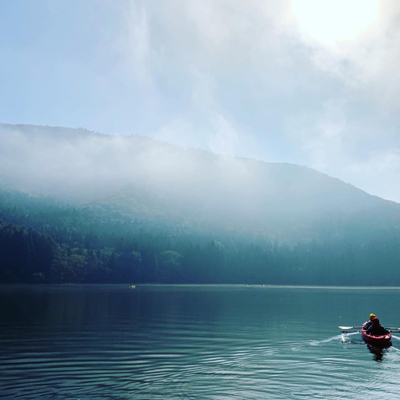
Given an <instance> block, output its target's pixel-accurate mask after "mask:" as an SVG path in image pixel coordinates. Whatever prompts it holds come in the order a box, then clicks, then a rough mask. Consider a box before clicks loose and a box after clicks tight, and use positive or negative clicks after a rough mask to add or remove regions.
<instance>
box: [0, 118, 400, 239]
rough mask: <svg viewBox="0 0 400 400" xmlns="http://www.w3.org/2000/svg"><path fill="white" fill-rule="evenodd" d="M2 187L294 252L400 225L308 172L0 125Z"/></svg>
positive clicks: (75, 132) (374, 201)
mask: <svg viewBox="0 0 400 400" xmlns="http://www.w3.org/2000/svg"><path fill="white" fill-rule="evenodd" d="M0 137H1V139H0V142H1V143H0V184H3V185H4V186H6V187H11V188H13V189H16V190H22V191H26V192H29V193H37V194H40V195H50V196H55V197H59V198H62V199H64V200H66V201H70V202H71V203H73V204H80V205H91V206H95V205H96V204H103V205H107V204H108V205H112V206H115V207H118V208H121V209H124V210H125V211H126V212H128V213H130V214H131V215H134V216H141V217H145V218H149V219H154V218H155V219H158V218H166V217H167V218H171V219H175V220H176V219H180V220H181V221H185V222H186V223H189V224H198V223H201V224H204V225H207V226H210V227H214V228H216V227H217V228H226V229H236V230H245V231H249V230H250V231H261V232H263V233H265V234H268V235H270V236H271V237H275V238H278V239H279V240H283V241H288V242H290V243H295V242H296V241H298V240H304V239H309V238H328V239H329V238H331V237H341V236H343V237H346V236H348V235H350V236H354V235H356V236H357V235H365V234H368V233H367V232H368V231H370V230H376V229H386V228H388V227H393V226H398V225H399V224H400V206H399V205H398V204H396V203H393V202H389V201H386V200H383V199H380V198H378V197H376V196H371V195H369V194H367V193H365V192H364V191H362V190H360V189H358V188H356V187H354V186H352V185H350V184H346V183H344V182H342V181H340V180H339V179H335V178H332V177H329V176H327V175H325V174H322V173H320V172H317V171H315V170H313V169H310V168H307V167H302V166H298V165H292V164H278V163H266V162H262V161H257V160H251V159H244V158H235V157H228V156H223V155H217V154H213V153H210V152H207V151H203V150H197V149H190V148H182V147H179V146H175V145H170V144H167V143H163V142H160V141H157V140H154V139H151V138H148V137H140V136H110V135H103V134H98V133H93V132H89V131H86V130H83V129H69V128H53V127H38V126H31V125H7V124H1V125H0Z"/></svg>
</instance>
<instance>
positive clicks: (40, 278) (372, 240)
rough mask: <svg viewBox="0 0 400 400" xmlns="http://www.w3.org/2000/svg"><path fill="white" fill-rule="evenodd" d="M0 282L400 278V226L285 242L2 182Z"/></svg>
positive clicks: (355, 281)
mask: <svg viewBox="0 0 400 400" xmlns="http://www.w3.org/2000/svg"><path fill="white" fill-rule="evenodd" d="M331 223H332V224H335V221H331ZM0 282H1V283H105V282H107V283H129V284H135V283H247V284H290V285H296V284H299V285H300V284H301V285H384V286H385V285H386V286H387V285H400V232H399V230H398V229H396V228H390V229H389V228H388V229H381V228H377V229H375V230H370V231H369V232H368V235H363V236H357V235H356V236H355V235H354V234H353V235H352V236H347V237H338V238H336V239H333V238H332V237H331V236H329V240H324V239H323V238H321V239H320V240H316V239H308V240H303V241H299V242H297V243H296V244H287V243H285V242H279V241H278V240H276V238H273V237H269V236H268V235H263V234H261V233H254V232H253V233H250V232H246V231H243V230H239V229H236V230H235V229H220V230H216V229H214V228H211V227H208V226H207V225H205V226H203V225H200V224H188V223H184V222H182V221H179V220H176V219H173V218H169V217H165V218H157V219H151V218H144V217H138V216H134V215H131V214H129V213H128V212H127V211H126V210H124V209H121V208H116V207H113V206H112V205H104V204H91V205H86V206H84V207H82V206H72V205H69V204H64V203H62V202H61V201H59V200H54V199H51V198H40V197H34V196H30V195H27V194H23V193H19V192H16V191H9V190H2V191H0Z"/></svg>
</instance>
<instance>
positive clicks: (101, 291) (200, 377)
mask: <svg viewBox="0 0 400 400" xmlns="http://www.w3.org/2000/svg"><path fill="white" fill-rule="evenodd" d="M399 304H400V289H354V288H352V289H351V288H349V289H342V288H292V287H273V286H245V285H243V286H240V285H239V286H236V285H235V286H229V285H228V286H223V285H222V286H213V285H210V286H209V285H204V286H190V285H189V286H157V285H143V286H137V287H129V286H128V285H115V286H113V285H104V286H103V285H95V286H88V285H66V286H56V285H54V286H51V285H50V286H22V285H21V286H15V285H12V286H0V342H1V352H0V398H6V399H80V400H83V399H146V400H147V399H179V398H182V399H346V400H348V399H364V400H365V399H369V398H373V399H397V398H400V384H399V382H400V378H399V377H400V352H399V350H400V341H399V337H400V335H397V337H394V339H393V346H392V347H390V348H389V349H387V350H386V351H384V352H383V353H378V354H374V353H373V352H371V350H373V349H371V350H370V349H368V347H367V346H366V345H365V344H364V343H363V342H362V340H361V338H360V334H358V333H356V334H350V335H342V334H340V332H339V329H338V325H360V324H361V323H363V322H364V321H365V320H366V319H367V318H368V315H369V313H371V312H373V313H375V314H376V315H377V316H379V318H380V319H381V322H382V324H383V325H386V326H400V317H399Z"/></svg>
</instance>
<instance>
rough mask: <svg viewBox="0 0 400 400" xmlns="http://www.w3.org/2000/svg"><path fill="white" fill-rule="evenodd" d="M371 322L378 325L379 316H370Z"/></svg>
mask: <svg viewBox="0 0 400 400" xmlns="http://www.w3.org/2000/svg"><path fill="white" fill-rule="evenodd" d="M372 323H373V324H374V325H379V318H377V317H375V318H372Z"/></svg>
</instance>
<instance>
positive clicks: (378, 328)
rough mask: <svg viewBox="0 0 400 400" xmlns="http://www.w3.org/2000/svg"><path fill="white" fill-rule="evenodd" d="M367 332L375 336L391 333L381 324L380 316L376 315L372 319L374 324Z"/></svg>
mask: <svg viewBox="0 0 400 400" xmlns="http://www.w3.org/2000/svg"><path fill="white" fill-rule="evenodd" d="M367 333H368V335H373V336H383V335H386V334H387V333H389V331H388V330H387V329H385V328H384V327H383V326H382V325H381V324H380V322H379V318H377V317H374V318H373V319H372V325H371V326H370V327H369V328H368V329H367Z"/></svg>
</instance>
